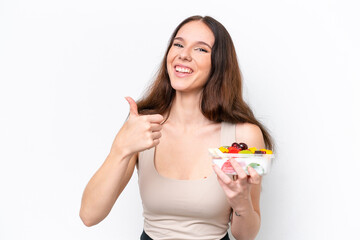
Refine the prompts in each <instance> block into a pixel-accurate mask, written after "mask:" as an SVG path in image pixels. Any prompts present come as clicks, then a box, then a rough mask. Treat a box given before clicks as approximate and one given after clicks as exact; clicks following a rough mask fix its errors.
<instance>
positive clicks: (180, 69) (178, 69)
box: [175, 66, 193, 73]
mask: <svg viewBox="0 0 360 240" xmlns="http://www.w3.org/2000/svg"><path fill="white" fill-rule="evenodd" d="M175 71H176V72H179V73H192V72H193V70H192V69H191V68H187V67H180V66H175Z"/></svg>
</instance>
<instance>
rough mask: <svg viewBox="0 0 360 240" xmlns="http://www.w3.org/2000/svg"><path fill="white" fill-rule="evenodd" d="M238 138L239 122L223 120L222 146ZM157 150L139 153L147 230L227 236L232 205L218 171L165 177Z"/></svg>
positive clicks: (183, 238)
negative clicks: (158, 166) (182, 177)
mask: <svg viewBox="0 0 360 240" xmlns="http://www.w3.org/2000/svg"><path fill="white" fill-rule="evenodd" d="M235 139H236V138H235V125H234V124H228V123H221V145H228V144H231V143H233V142H235ZM154 153H155V148H151V149H149V150H146V151H143V152H141V153H140V154H139V162H138V181H139V189H140V195H141V199H142V204H143V210H144V211H143V216H144V231H145V232H146V233H147V234H148V235H149V236H150V237H151V238H152V239H156V240H194V239H199V240H205V239H206V240H219V239H221V238H223V237H224V236H225V235H226V232H227V229H228V227H229V221H230V214H231V207H230V205H229V203H228V202H227V200H226V197H225V194H224V191H223V189H222V188H221V186H220V185H219V183H218V180H217V177H216V174H215V173H214V172H213V173H212V174H211V175H210V176H209V177H207V178H204V179H197V180H177V179H170V178H166V177H163V176H161V175H160V174H159V173H158V172H157V170H156V168H155V165H154ZM209 161H211V159H210V157H209Z"/></svg>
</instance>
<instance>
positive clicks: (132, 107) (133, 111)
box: [125, 97, 139, 116]
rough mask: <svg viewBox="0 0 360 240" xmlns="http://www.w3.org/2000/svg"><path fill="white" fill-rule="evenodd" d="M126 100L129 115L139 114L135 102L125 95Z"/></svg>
mask: <svg viewBox="0 0 360 240" xmlns="http://www.w3.org/2000/svg"><path fill="white" fill-rule="evenodd" d="M125 99H126V101H127V102H128V103H129V105H130V115H134V116H139V113H138V108H137V104H136V102H135V101H134V99H132V98H131V97H125Z"/></svg>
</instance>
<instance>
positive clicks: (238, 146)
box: [209, 142, 274, 175]
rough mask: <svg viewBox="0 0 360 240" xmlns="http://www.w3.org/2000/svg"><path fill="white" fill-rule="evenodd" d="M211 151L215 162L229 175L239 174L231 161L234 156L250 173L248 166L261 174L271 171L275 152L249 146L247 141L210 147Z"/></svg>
mask: <svg viewBox="0 0 360 240" xmlns="http://www.w3.org/2000/svg"><path fill="white" fill-rule="evenodd" d="M209 153H210V156H211V158H212V161H213V163H215V164H216V165H217V166H219V168H220V169H221V170H222V171H223V172H225V173H226V174H229V175H236V174H237V173H236V171H235V170H234V168H233V167H232V165H231V163H230V159H232V158H233V159H235V160H236V161H237V162H238V163H239V164H240V166H241V167H242V168H243V169H244V171H245V172H246V173H247V174H249V172H248V170H247V169H248V167H252V168H253V169H255V171H256V172H257V173H258V174H259V175H265V174H267V173H269V171H270V166H271V161H272V160H273V159H274V154H273V153H272V151H271V150H269V149H257V148H255V147H251V148H249V147H248V146H247V144H246V143H236V142H234V143H233V144H231V146H221V147H219V148H209Z"/></svg>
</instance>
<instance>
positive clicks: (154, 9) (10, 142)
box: [0, 0, 360, 240]
mask: <svg viewBox="0 0 360 240" xmlns="http://www.w3.org/2000/svg"><path fill="white" fill-rule="evenodd" d="M358 11H359V4H358V3H357V1H355V0H354V1H346V0H345V1H340V0H311V1H310V0H303V1H286V0H274V1H265V0H259V1H222V2H220V1H210V0H201V1H189V0H183V1H179V2H172V1H126V2H125V1H114V0H105V1H94V0H90V1H89V0H87V1H85V0H63V1H46V0H33V1H25V0H18V1H10V0H0V117H1V118H0V161H1V165H0V196H1V197H0V239H4V240H13V239H14V240H15V239H16V240H19V239H37V240H42V239H54V240H57V239H59V240H60V239H74V240H75V239H76V240H77V239H79V240H80V239H86V240H95V239H114V240H115V239H121V240H133V239H138V238H139V235H140V233H141V231H142V224H143V220H142V205H141V199H140V197H139V192H138V186H137V174H136V172H135V173H134V175H133V178H132V179H131V181H130V183H129V185H128V186H127V187H126V189H125V190H124V192H123V193H122V195H121V196H120V197H119V199H118V201H117V202H116V204H115V206H114V208H113V209H112V211H111V213H110V214H109V216H108V217H107V218H106V219H105V220H104V221H103V222H101V223H100V224H98V225H96V226H94V227H91V228H87V227H85V226H84V225H83V224H82V222H81V220H80V218H79V216H78V213H79V207H80V201H81V195H82V192H83V189H84V188H85V185H86V184H87V182H88V180H89V179H90V177H91V176H92V175H93V174H94V172H95V171H96V170H97V169H98V168H99V167H100V165H101V164H102V162H103V160H104V159H105V157H106V156H107V154H108V152H109V149H110V146H111V144H112V141H113V138H114V137H115V135H116V133H117V131H118V130H119V129H120V127H121V126H122V124H123V122H124V121H125V119H126V117H127V114H128V104H127V102H126V101H125V99H124V97H125V96H131V97H133V98H134V99H138V98H139V97H140V96H141V95H142V93H143V92H144V90H145V87H146V86H147V85H148V84H149V82H150V80H151V79H152V77H153V76H154V74H155V73H156V70H157V68H158V66H159V64H160V61H161V59H162V56H163V54H164V51H165V48H166V45H167V42H168V39H169V37H170V35H171V33H172V31H173V30H174V28H175V27H176V26H177V25H178V24H179V23H180V22H181V21H182V20H183V19H185V18H186V17H188V16H191V15H195V14H200V15H210V16H212V17H214V18H216V19H217V20H219V21H220V22H221V23H222V24H223V25H224V26H225V27H226V28H227V29H228V31H229V32H230V35H231V36H232V38H233V41H234V44H235V47H236V50H237V54H238V59H239V62H240V67H241V70H242V73H243V76H244V94H245V98H246V100H247V102H248V103H249V104H250V106H251V107H252V108H253V110H254V113H255V115H256V116H257V118H258V119H259V120H260V121H262V122H263V123H264V124H265V125H266V126H267V127H268V128H269V130H270V132H271V133H272V135H273V137H274V140H275V142H276V154H277V159H276V161H275V163H274V165H273V168H272V172H271V173H270V174H269V175H267V176H266V177H264V181H263V190H262V198H261V211H262V227H261V230H260V233H259V235H258V237H257V239H258V240H273V239H277V240H289V239H291V240H309V239H310V240H312V239H314V240H315V239H316V240H320V239H321V240H328V239H330V240H332V239H333V240H335V239H336V240H337V239H353V237H354V236H357V235H358V227H359V226H358V222H359V221H358V216H359V213H360V208H359V202H360V198H359V194H358V187H357V183H358V182H359V177H358V174H359V171H360V164H359V161H360V158H359V144H360V141H359V135H360V129H359V122H360V117H359V115H360V114H359V109H360V107H359V102H360V98H359V94H358V92H359V90H360V89H359V84H358V83H357V82H358V81H359V80H360V74H359V72H358V70H359V66H360V61H359V56H360V48H359V42H360V34H359V27H358V23H359V22H360V18H359V16H358ZM230 87H231V86H230Z"/></svg>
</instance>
